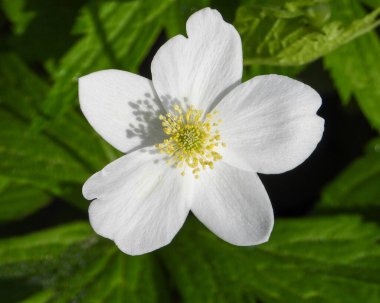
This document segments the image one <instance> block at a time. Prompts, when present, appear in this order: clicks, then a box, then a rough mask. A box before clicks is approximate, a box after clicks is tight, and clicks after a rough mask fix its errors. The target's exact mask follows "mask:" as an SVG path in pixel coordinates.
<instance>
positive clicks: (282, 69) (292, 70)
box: [243, 65, 305, 81]
mask: <svg viewBox="0 0 380 303" xmlns="http://www.w3.org/2000/svg"><path fill="white" fill-rule="evenodd" d="M304 68H305V66H272V65H246V66H245V67H244V74H243V81H246V80H249V79H251V78H253V77H255V76H259V75H270V74H278V75H284V76H288V77H293V78H294V77H296V76H297V75H298V74H299V73H300V72H301V71H302V70H303V69H304Z"/></svg>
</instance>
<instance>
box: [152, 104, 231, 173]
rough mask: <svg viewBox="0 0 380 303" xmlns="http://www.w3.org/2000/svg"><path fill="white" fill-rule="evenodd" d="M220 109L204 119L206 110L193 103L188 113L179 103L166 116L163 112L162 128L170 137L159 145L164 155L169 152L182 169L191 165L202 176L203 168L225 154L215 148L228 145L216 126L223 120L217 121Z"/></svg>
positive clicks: (211, 166)
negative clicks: (216, 116)
mask: <svg viewBox="0 0 380 303" xmlns="http://www.w3.org/2000/svg"><path fill="white" fill-rule="evenodd" d="M216 114H217V112H216V111H214V112H212V113H207V114H206V115H205V116H204V118H202V117H203V111H202V110H197V109H195V108H194V107H193V106H190V108H189V109H188V110H187V111H186V112H184V110H183V109H182V108H181V107H180V106H179V105H178V104H176V105H174V106H173V112H172V113H168V114H166V115H165V116H163V115H160V116H159V119H160V120H161V121H162V123H161V124H162V129H163V131H164V133H165V134H167V135H168V138H167V139H165V140H164V141H163V142H162V143H160V144H156V148H157V149H158V150H159V151H160V153H162V154H164V153H165V154H167V155H168V156H169V160H167V163H168V164H171V165H173V166H175V167H178V168H180V169H182V172H181V175H182V176H184V175H185V168H186V167H189V168H190V171H191V172H192V174H193V175H194V177H195V178H196V179H199V173H200V171H201V169H206V168H207V167H208V168H210V169H213V168H214V162H215V161H218V160H221V159H222V156H221V155H220V154H219V153H218V152H217V151H215V149H216V147H219V146H222V147H226V144H225V143H224V142H222V141H221V136H220V133H219V131H218V130H216V129H215V127H217V126H218V125H219V124H220V123H221V122H222V120H220V119H219V120H217V121H216V122H215V120H214V117H215V115H216Z"/></svg>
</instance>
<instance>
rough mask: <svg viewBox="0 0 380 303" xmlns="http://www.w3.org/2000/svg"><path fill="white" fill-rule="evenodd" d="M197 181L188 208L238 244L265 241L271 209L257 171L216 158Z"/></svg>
mask: <svg viewBox="0 0 380 303" xmlns="http://www.w3.org/2000/svg"><path fill="white" fill-rule="evenodd" d="M199 181H200V182H199V183H196V184H194V200H193V204H192V207H191V211H192V212H193V213H194V214H195V216H196V217H197V218H198V219H199V220H200V221H201V222H203V224H204V225H206V226H207V227H208V228H209V229H210V230H211V231H212V232H214V233H215V234H216V235H217V236H219V237H220V238H222V239H223V240H225V241H227V242H229V243H232V244H235V245H241V246H245V245H255V244H260V243H263V242H266V241H268V238H269V235H270V233H271V231H272V228H273V209H272V206H271V203H270V201H269V197H268V195H267V192H266V190H265V188H264V186H263V184H262V183H261V181H260V179H259V177H258V176H257V174H255V173H253V172H249V171H243V170H240V169H238V168H235V167H232V166H230V165H228V164H226V163H223V162H219V163H217V164H216V166H215V169H214V170H206V171H202V174H201V176H200V179H199Z"/></svg>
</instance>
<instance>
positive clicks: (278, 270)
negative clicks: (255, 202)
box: [161, 216, 380, 303]
mask: <svg viewBox="0 0 380 303" xmlns="http://www.w3.org/2000/svg"><path fill="white" fill-rule="evenodd" d="M379 235H380V233H379V228H378V227H376V226H375V225H372V224H368V223H363V222H361V220H360V219H358V218H357V217H353V216H352V217H349V216H348V217H330V218H308V219H287V220H277V221H276V223H275V229H274V231H273V234H272V236H271V238H270V240H269V242H268V243H267V244H263V245H259V246H256V247H247V248H244V247H236V246H232V245H229V244H226V243H225V242H223V241H221V240H219V239H217V238H216V237H215V236H213V235H212V234H211V233H209V232H207V231H206V230H205V229H204V227H202V228H199V229H198V228H194V227H193V226H192V225H189V224H187V226H186V228H185V230H182V231H181V233H180V235H179V236H178V237H177V238H176V240H175V241H174V244H171V245H170V246H168V247H167V248H165V249H164V250H162V251H161V255H162V257H163V258H164V261H165V264H166V266H167V267H168V269H169V272H170V274H171V275H172V277H173V281H174V283H175V285H176V286H177V287H178V289H179V292H180V294H181V297H182V299H183V300H182V302H191V303H197V302H264V303H267V302H268V303H269V302H324V303H330V302H331V303H338V302H339V303H351V302H352V303H357V302H372V303H375V302H379V300H380V266H379V264H380V249H379V244H378V241H379V237H380V236H379Z"/></svg>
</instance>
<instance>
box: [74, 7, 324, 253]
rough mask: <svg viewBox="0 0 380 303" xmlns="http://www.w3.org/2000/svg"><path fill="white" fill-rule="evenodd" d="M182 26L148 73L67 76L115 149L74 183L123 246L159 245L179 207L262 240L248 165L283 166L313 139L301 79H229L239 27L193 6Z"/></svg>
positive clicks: (262, 201) (260, 203)
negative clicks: (110, 159) (100, 165)
mask: <svg viewBox="0 0 380 303" xmlns="http://www.w3.org/2000/svg"><path fill="white" fill-rule="evenodd" d="M186 31H187V36H188V37H187V38H186V37H184V36H182V35H178V36H175V37H173V38H171V39H170V40H169V41H167V42H166V43H165V44H164V45H163V46H162V47H161V48H160V49H159V50H158V52H157V53H156V55H155V56H154V58H153V61H152V65H151V71H152V81H151V80H149V79H146V78H144V77H141V76H138V75H136V74H132V73H129V72H126V71H120V70H103V71H98V72H95V73H92V74H89V75H87V76H84V77H82V78H80V79H79V99H80V106H81V109H82V111H83V113H84V115H85V117H86V118H87V120H88V121H89V123H90V124H91V125H92V126H93V128H94V129H95V130H96V131H97V132H98V133H99V134H100V135H101V136H102V137H103V138H104V139H105V140H106V141H107V142H109V143H110V144H111V145H112V146H114V147H115V148H116V149H118V150H120V151H121V152H123V153H125V155H124V156H122V157H121V158H119V159H117V160H115V161H113V162H112V163H110V164H109V165H107V166H106V167H105V168H104V169H103V170H101V171H100V172H98V173H96V174H94V175H93V176H92V177H90V178H89V179H88V180H87V182H86V183H85V184H84V187H83V195H84V197H85V198H86V199H88V200H93V201H92V202H91V205H90V207H89V217H90V223H91V225H92V227H93V229H94V230H95V231H96V232H97V233H98V234H99V235H101V236H103V237H106V238H109V239H111V240H113V241H114V242H115V243H116V245H117V246H118V247H119V248H120V249H121V250H122V251H123V252H125V253H127V254H130V255H139V254H143V253H147V252H150V251H153V250H155V249H158V248H160V247H162V246H164V245H167V244H168V243H170V242H171V241H172V239H173V238H174V236H175V235H176V233H177V232H178V231H179V229H180V228H181V227H182V225H183V224H184V222H185V220H186V217H187V215H188V214H189V212H190V211H191V212H192V213H193V214H194V215H195V216H196V217H197V218H198V219H199V220H200V221H201V222H202V223H203V224H204V225H205V226H207V227H208V228H209V229H210V230H211V231H212V232H214V233H215V234H216V235H217V236H219V237H220V238H222V239H223V240H225V241H227V242H229V243H232V244H235V245H241V246H247V245H257V244H260V243H263V242H266V241H267V240H268V238H269V236H270V233H271V231H272V228H273V221H274V218H273V209H272V206H271V203H270V200H269V197H268V194H267V192H266V190H265V188H264V186H263V184H262V183H261V181H260V179H259V177H258V175H257V173H263V174H278V173H283V172H285V171H288V170H290V169H293V168H294V167H296V166H298V165H299V164H301V163H302V162H303V161H304V160H305V159H306V158H307V157H308V156H309V155H310V154H311V153H312V152H313V150H314V149H315V147H316V145H317V144H318V142H319V141H320V139H321V137H322V133H323V129H324V120H323V119H322V118H320V117H319V116H317V115H316V111H317V110H318V108H319V107H320V105H321V98H320V96H319V95H318V93H317V92H316V91H315V90H313V89H312V88H311V87H309V86H308V85H305V84H303V83H301V82H299V81H296V80H293V79H290V78H288V77H285V76H279V75H263V76H258V77H254V78H253V79H251V80H249V81H246V82H244V83H241V78H242V69H243V64H242V44H241V40H240V36H239V34H238V32H237V31H236V29H235V28H234V27H233V26H232V25H230V24H228V23H226V22H225V21H224V20H223V18H222V16H221V15H220V14H219V12H218V11H216V10H212V9H209V8H205V9H202V10H200V11H198V12H196V13H194V14H193V15H192V16H190V18H189V19H188V20H187V23H186ZM94 152H96V150H94Z"/></svg>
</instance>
